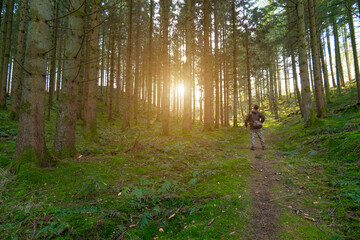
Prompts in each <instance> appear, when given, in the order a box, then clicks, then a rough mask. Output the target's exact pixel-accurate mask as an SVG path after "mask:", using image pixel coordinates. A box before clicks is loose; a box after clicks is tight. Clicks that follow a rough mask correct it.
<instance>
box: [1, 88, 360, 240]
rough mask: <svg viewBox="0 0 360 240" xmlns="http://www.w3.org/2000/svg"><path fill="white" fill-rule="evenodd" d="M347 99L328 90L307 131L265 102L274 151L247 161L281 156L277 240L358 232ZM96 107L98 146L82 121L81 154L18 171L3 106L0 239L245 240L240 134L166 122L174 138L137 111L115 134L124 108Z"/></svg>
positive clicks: (243, 134) (348, 93)
mask: <svg viewBox="0 0 360 240" xmlns="http://www.w3.org/2000/svg"><path fill="white" fill-rule="evenodd" d="M354 96H355V92H354V86H352V88H351V87H349V88H346V89H344V93H343V95H341V96H336V95H335V94H334V95H333V96H332V99H333V103H331V104H329V117H328V118H326V119H321V120H317V121H316V123H315V125H314V126H313V127H311V128H306V129H304V125H303V123H302V120H301V118H300V116H299V115H298V114H296V111H297V110H296V107H294V104H293V102H292V99H291V100H290V101H289V102H286V101H284V102H283V103H282V104H280V106H281V110H280V111H279V113H280V120H275V119H274V118H273V117H272V116H271V114H270V112H269V111H266V109H265V112H266V115H267V122H266V127H269V128H270V130H269V132H268V133H267V135H268V136H270V138H271V141H273V142H274V144H275V146H276V149H271V148H270V149H269V150H267V151H266V153H265V154H261V155H257V156H255V158H257V159H264V160H266V159H277V165H276V166H277V168H276V169H274V171H275V172H276V174H277V177H278V184H277V185H276V187H275V188H274V192H275V195H276V196H277V200H276V201H274V202H276V204H277V206H278V207H279V208H280V209H281V215H280V218H279V219H278V220H277V221H278V222H279V231H278V233H277V238H278V239H357V238H359V236H360V232H359V230H358V229H359V222H360V221H359V203H360V202H359V199H360V197H359V185H360V176H359V172H360V171H359V154H358V153H359V146H360V142H359V141H360V136H359V134H360V133H359V125H360V122H359V121H360V120H359V119H360V118H359V116H360V113H359V108H357V107H354ZM98 109H99V112H98V139H97V140H96V141H91V140H89V139H86V138H85V137H84V132H83V122H82V121H78V123H77V130H76V135H77V138H76V141H77V150H78V153H79V154H78V155H76V156H75V157H74V158H67V159H63V160H58V161H57V163H56V165H55V166H53V167H51V168H45V169H43V168H39V167H38V166H36V165H34V164H32V163H26V164H24V165H23V166H22V167H21V170H20V172H19V174H18V175H16V176H15V175H11V174H10V173H9V172H8V171H7V166H8V165H9V163H11V162H12V161H13V156H14V152H15V147H16V133H17V123H16V122H15V121H10V120H9V118H8V113H7V112H5V111H3V110H0V212H1V213H2V214H0V223H1V224H0V237H1V238H2V239H30V238H33V239H51V238H56V239H116V238H118V237H121V238H126V239H204V238H206V239H242V238H243V237H244V235H246V233H249V232H250V233H251V231H252V230H251V226H249V223H250V222H251V221H250V219H251V214H252V209H251V201H252V199H251V193H250V192H251V191H250V185H249V183H250V182H251V181H252V177H253V176H254V175H255V174H258V173H256V172H255V171H254V169H253V168H252V167H251V165H250V164H251V162H252V161H253V157H252V155H251V154H250V151H249V149H248V148H249V133H248V131H246V130H245V129H243V128H231V127H230V128H220V129H216V130H214V131H212V132H206V133H204V132H202V126H201V124H199V123H195V124H194V126H193V130H192V132H191V134H189V135H186V136H183V135H182V133H181V128H180V127H179V125H181V124H179V123H178V122H177V121H176V119H172V120H171V121H170V124H171V125H170V129H171V135H170V136H161V123H159V122H156V121H154V122H153V123H152V128H151V129H147V128H146V127H144V126H146V124H145V123H146V119H145V116H143V115H141V114H140V118H139V124H138V125H136V126H132V127H131V128H129V129H122V127H121V126H122V119H121V115H117V116H116V118H115V120H113V121H108V120H107V114H106V106H104V105H103V104H99V106H98ZM55 111H56V104H55V105H54V109H53V112H52V115H51V119H50V121H48V122H47V123H46V143H47V146H48V147H49V149H50V150H51V146H52V141H53V136H54V131H55V121H56V115H55ZM140 112H144V111H142V110H141V109H140ZM291 113H293V114H291ZM268 116H270V117H268ZM290 206H291V207H290ZM305 216H309V217H311V218H314V219H315V220H316V222H315V223H314V222H312V221H309V220H307V219H306V218H304V217H305Z"/></svg>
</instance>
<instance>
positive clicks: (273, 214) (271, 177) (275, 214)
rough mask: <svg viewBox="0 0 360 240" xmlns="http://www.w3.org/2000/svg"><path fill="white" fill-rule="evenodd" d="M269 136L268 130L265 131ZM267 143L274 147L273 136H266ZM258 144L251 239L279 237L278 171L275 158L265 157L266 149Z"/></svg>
mask: <svg viewBox="0 0 360 240" xmlns="http://www.w3.org/2000/svg"><path fill="white" fill-rule="evenodd" d="M264 135H265V136H267V135H268V134H267V131H264ZM266 143H267V145H268V148H269V146H271V147H273V144H272V140H271V138H269V137H267V138H266ZM260 149H261V147H260V146H258V147H257V148H256V149H255V151H254V152H253V154H252V156H251V158H252V161H251V165H250V166H251V167H252V168H254V169H255V171H256V175H255V176H254V177H253V178H252V181H251V183H250V189H251V198H252V202H251V204H252V209H253V212H252V215H251V221H250V223H251V226H249V228H252V232H251V233H250V234H249V236H248V238H249V239H277V237H276V232H277V231H278V229H279V228H278V218H279V215H280V211H279V208H278V206H277V205H276V204H275V203H274V202H273V200H274V199H275V198H276V195H277V194H274V193H273V192H272V189H273V187H274V183H275V181H276V171H275V169H274V162H275V161H276V160H275V159H273V158H270V159H264V158H263V156H264V151H263V150H260Z"/></svg>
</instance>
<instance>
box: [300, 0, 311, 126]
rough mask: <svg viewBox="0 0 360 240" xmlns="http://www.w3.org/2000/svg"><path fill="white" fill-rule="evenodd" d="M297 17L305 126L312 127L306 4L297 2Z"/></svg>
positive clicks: (301, 0)
mask: <svg viewBox="0 0 360 240" xmlns="http://www.w3.org/2000/svg"><path fill="white" fill-rule="evenodd" d="M296 8H297V16H298V21H297V23H298V29H299V37H298V44H299V46H298V51H299V66H300V78H301V99H302V107H303V113H304V122H305V126H310V125H311V116H310V112H311V109H312V103H311V91H310V82H309V71H308V67H307V53H306V39H305V36H306V32H305V16H304V2H303V0H299V1H298V2H297V6H296Z"/></svg>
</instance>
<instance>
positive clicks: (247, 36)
mask: <svg viewBox="0 0 360 240" xmlns="http://www.w3.org/2000/svg"><path fill="white" fill-rule="evenodd" d="M245 34H246V37H245V49H246V79H247V85H248V99H249V111H250V109H252V107H253V106H252V97H251V90H252V88H251V78H250V55H249V37H250V34H249V30H248V28H247V25H245Z"/></svg>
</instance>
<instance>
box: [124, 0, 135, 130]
mask: <svg viewBox="0 0 360 240" xmlns="http://www.w3.org/2000/svg"><path fill="white" fill-rule="evenodd" d="M128 8H129V9H128V11H129V13H128V41H127V51H126V83H125V104H124V111H123V128H128V127H130V103H131V85H132V84H131V68H132V62H131V46H132V38H131V35H132V15H133V14H132V0H128Z"/></svg>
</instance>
